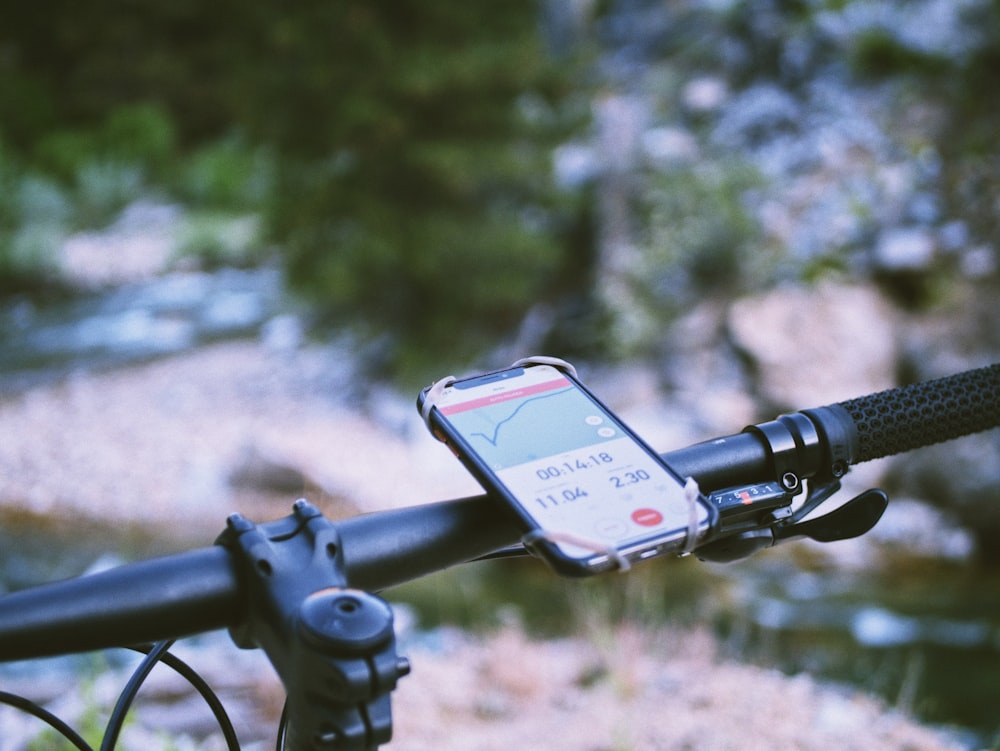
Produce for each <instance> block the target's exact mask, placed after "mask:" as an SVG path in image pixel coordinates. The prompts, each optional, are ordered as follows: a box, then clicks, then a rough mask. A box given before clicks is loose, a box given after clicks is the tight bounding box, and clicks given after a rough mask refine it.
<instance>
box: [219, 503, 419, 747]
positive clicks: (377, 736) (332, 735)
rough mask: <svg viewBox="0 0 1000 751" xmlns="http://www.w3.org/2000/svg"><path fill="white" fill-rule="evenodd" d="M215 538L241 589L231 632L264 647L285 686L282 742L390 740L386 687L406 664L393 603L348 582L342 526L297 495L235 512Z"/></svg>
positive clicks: (241, 641)
mask: <svg viewBox="0 0 1000 751" xmlns="http://www.w3.org/2000/svg"><path fill="white" fill-rule="evenodd" d="M217 543H218V544H220V545H223V546H224V547H226V548H228V549H229V550H230V551H231V552H232V553H233V555H234V559H235V560H236V562H237V568H238V576H239V578H240V583H241V592H243V593H244V597H243V602H242V607H243V613H242V617H241V618H240V619H239V620H238V623H239V625H237V626H234V627H232V628H230V635H231V636H232V638H233V641H234V642H235V643H236V645H237V646H239V647H241V648H243V649H253V648H258V647H259V648H261V649H263V650H264V651H265V653H266V654H267V656H268V658H269V659H270V661H271V664H272V665H273V666H274V668H275V670H276V671H277V673H278V676H279V677H280V678H281V682H282V684H283V685H284V687H285V691H286V693H287V697H288V698H287V702H286V704H285V714H284V720H285V721H286V722H285V730H284V740H285V747H287V748H294V749H296V750H297V751H298V749H308V750H309V751H370V750H374V749H377V748H378V746H379V744H382V743H388V741H389V740H390V739H391V738H392V710H391V705H390V695H391V692H392V690H393V689H394V688H395V687H396V683H397V681H398V680H399V679H400V678H401V677H403V676H405V675H407V674H408V673H409V672H410V665H409V662H408V661H407V660H406V658H404V657H400V656H399V655H397V653H396V640H395V634H394V631H393V616H392V609H391V608H390V607H389V605H388V604H387V603H386V602H385V601H384V600H382V599H380V598H378V597H375V596H374V595H372V594H369V593H367V592H363V591H361V590H357V589H352V588H350V587H349V586H348V583H347V577H346V575H345V569H344V561H343V554H342V552H341V546H340V535H339V533H338V532H337V529H336V527H335V526H334V525H333V524H332V523H331V522H330V521H328V520H327V519H326V518H324V517H323V515H322V513H321V512H320V511H319V509H317V508H316V507H315V506H313V505H312V504H310V503H308V502H307V501H305V500H299V501H296V502H295V504H294V505H293V507H292V513H291V514H290V515H289V516H287V517H285V518H284V519H279V520H277V521H275V522H270V523H268V524H264V525H257V524H254V523H253V522H251V521H249V520H248V519H246V518H245V517H243V516H241V515H239V514H234V515H232V516H230V517H229V519H228V520H227V528H226V530H225V531H224V532H223V533H222V534H221V535H220V536H219V539H218V540H217Z"/></svg>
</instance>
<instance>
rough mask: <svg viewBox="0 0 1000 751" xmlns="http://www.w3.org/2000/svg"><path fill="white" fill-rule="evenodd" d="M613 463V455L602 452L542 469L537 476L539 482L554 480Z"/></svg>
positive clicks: (537, 471) (537, 472)
mask: <svg viewBox="0 0 1000 751" xmlns="http://www.w3.org/2000/svg"><path fill="white" fill-rule="evenodd" d="M613 461H614V459H613V458H612V456H611V454H609V453H608V452H607V451H602V452H601V453H599V454H591V455H589V456H586V457H582V458H580V459H577V460H575V461H569V462H563V463H562V464H553V465H552V466H549V467H542V468H541V469H538V470H536V471H535V474H536V475H538V479H539V480H552V479H555V478H557V477H564V476H565V475H571V474H573V473H574V472H579V471H581V470H584V469H594V468H595V467H599V466H601V465H602V464H610V463H611V462H613Z"/></svg>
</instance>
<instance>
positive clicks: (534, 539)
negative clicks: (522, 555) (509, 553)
mask: <svg viewBox="0 0 1000 751" xmlns="http://www.w3.org/2000/svg"><path fill="white" fill-rule="evenodd" d="M521 542H522V543H524V547H526V548H528V550H533V549H534V548H535V547H536V546H537V545H538V543H540V542H551V543H553V544H557V543H563V544H564V545H575V546H576V547H578V548H584V549H585V550H592V551H593V552H594V553H597V554H598V555H606V556H607V557H608V560H609V561H611V562H613V563H614V564H615V569H616V570H617V571H619V572H620V573H625V572H626V571H628V570H629V569H630V568H632V564H631V563H629V560H628V558H626V557H625V556H624V555H622V554H621V552H620V551H619V550H618V549H617V548H616V547H614V546H613V545H605V544H604V543H600V542H597V541H596V540H590V539H587V538H586V537H579V536H577V535H574V534H571V533H569V532H557V531H554V530H551V529H533V530H531V531H530V532H528V533H527V534H525V535H524V536H523V537H521Z"/></svg>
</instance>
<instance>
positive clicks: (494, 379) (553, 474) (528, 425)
mask: <svg viewBox="0 0 1000 751" xmlns="http://www.w3.org/2000/svg"><path fill="white" fill-rule="evenodd" d="M546 359H547V358H546ZM448 381H449V382H447V385H444V386H443V387H442V386H441V383H446V382H444V381H443V382H441V383H439V384H438V386H437V387H428V388H427V389H424V390H423V392H421V394H420V397H419V398H418V400H417V405H418V408H419V409H420V410H421V412H422V414H423V415H424V417H425V419H426V420H427V423H428V427H429V428H430V429H431V432H432V433H433V434H434V435H435V436H436V437H437V438H438V439H439V440H442V441H444V442H445V443H446V444H448V446H449V447H450V448H451V449H452V451H453V453H455V454H456V456H458V458H459V459H461V460H462V462H463V463H464V464H465V466H466V467H467V468H468V469H469V470H470V471H471V472H472V473H473V475H475V477H476V478H477V479H478V480H479V482H480V484H482V485H483V487H484V488H486V489H487V490H488V491H491V492H493V493H494V494H496V495H498V496H500V497H502V498H503V499H505V500H506V502H507V503H508V504H509V505H510V506H511V507H512V508H513V510H514V511H515V512H516V513H517V515H518V516H519V517H520V519H521V522H522V524H523V526H524V528H525V529H526V530H527V532H528V536H527V537H526V540H533V541H534V542H533V544H532V545H531V548H532V550H534V551H536V552H538V553H539V554H540V555H541V556H542V557H543V558H545V559H546V560H547V561H548V563H549V564H550V565H552V567H553V568H554V569H555V570H556V571H558V572H559V573H561V574H566V575H571V576H583V575H589V574H594V573H598V572H601V571H606V570H609V569H612V568H616V567H618V566H620V565H621V564H622V561H623V560H624V561H627V562H633V561H636V560H640V559H646V558H652V557H655V556H658V555H663V554H666V553H672V552H673V553H676V552H680V551H681V550H682V549H683V548H684V547H689V546H690V543H691V542H692V540H691V535H692V534H693V535H696V536H697V537H698V538H700V537H702V536H704V534H705V532H706V531H707V530H708V529H709V528H710V526H711V525H712V524H713V523H714V516H715V509H714V507H713V506H712V505H711V504H710V503H709V502H708V501H707V499H705V498H704V497H703V496H701V495H700V494H697V497H696V498H694V499H693V498H692V495H691V490H690V486H688V487H686V483H685V481H684V479H682V478H681V477H680V476H679V475H678V474H677V473H676V472H674V471H673V470H672V469H671V468H670V467H669V466H668V465H667V464H666V463H665V462H664V461H663V459H662V458H661V457H660V456H659V454H657V453H656V451H654V450H653V449H652V448H650V447H649V446H648V445H647V444H645V443H644V442H643V441H642V440H641V439H640V438H639V437H638V436H637V435H636V434H635V433H633V432H632V431H631V430H630V429H629V428H628V427H627V426H626V425H625V424H624V423H623V422H622V421H621V420H620V419H618V418H617V417H616V416H615V415H614V414H613V413H612V412H611V410H610V409H608V408H607V407H606V406H604V405H603V404H602V403H601V402H600V401H599V400H598V399H597V397H595V396H594V395H593V394H592V393H591V392H590V391H588V390H587V389H586V388H585V387H584V386H583V385H582V384H581V383H580V382H579V381H578V380H577V378H576V377H575V374H574V372H572V368H570V370H567V369H565V368H560V367H557V366H555V365H551V364H544V363H542V364H531V363H529V364H526V365H519V366H515V367H511V368H507V369H504V370H499V371H495V372H491V373H485V374H481V375H476V376H471V377H467V378H462V379H458V380H454V379H448ZM428 399H431V400H432V403H431V404H430V405H428V404H427V400H428Z"/></svg>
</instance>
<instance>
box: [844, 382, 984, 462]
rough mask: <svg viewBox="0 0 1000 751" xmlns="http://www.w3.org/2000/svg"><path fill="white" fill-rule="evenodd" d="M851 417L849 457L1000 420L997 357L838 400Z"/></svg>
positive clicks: (866, 456)
mask: <svg viewBox="0 0 1000 751" xmlns="http://www.w3.org/2000/svg"><path fill="white" fill-rule="evenodd" d="M836 406H838V407H841V408H843V409H844V410H846V412H847V413H848V414H849V415H850V417H851V419H852V420H853V421H854V427H855V429H856V430H857V440H858V444H857V453H856V455H855V456H854V457H853V459H854V462H866V461H869V460H871V459H878V458H880V457H883V456H890V455H892V454H900V453H903V452H905V451H912V450H913V449H917V448H921V447H923V446H929V445H931V444H933V443H940V442H942V441H948V440H951V439H953V438H958V437H960V436H964V435H969V434H971V433H978V432H980V431H982V430H988V429H990V428H995V427H997V426H998V425H1000V363H996V364H994V365H989V366H987V367H984V368H979V369H977V370H969V371H966V372H964V373H958V374H956V375H953V376H948V377H946V378H939V379H937V380H933V381H925V382H923V383H914V384H911V385H909V386H902V387H900V388H894V389H887V390H886V391H880V392H878V393H875V394H869V395H868V396H861V397H858V398H856V399H849V400H847V401H845V402H839V403H838V404H837V405H836Z"/></svg>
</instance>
